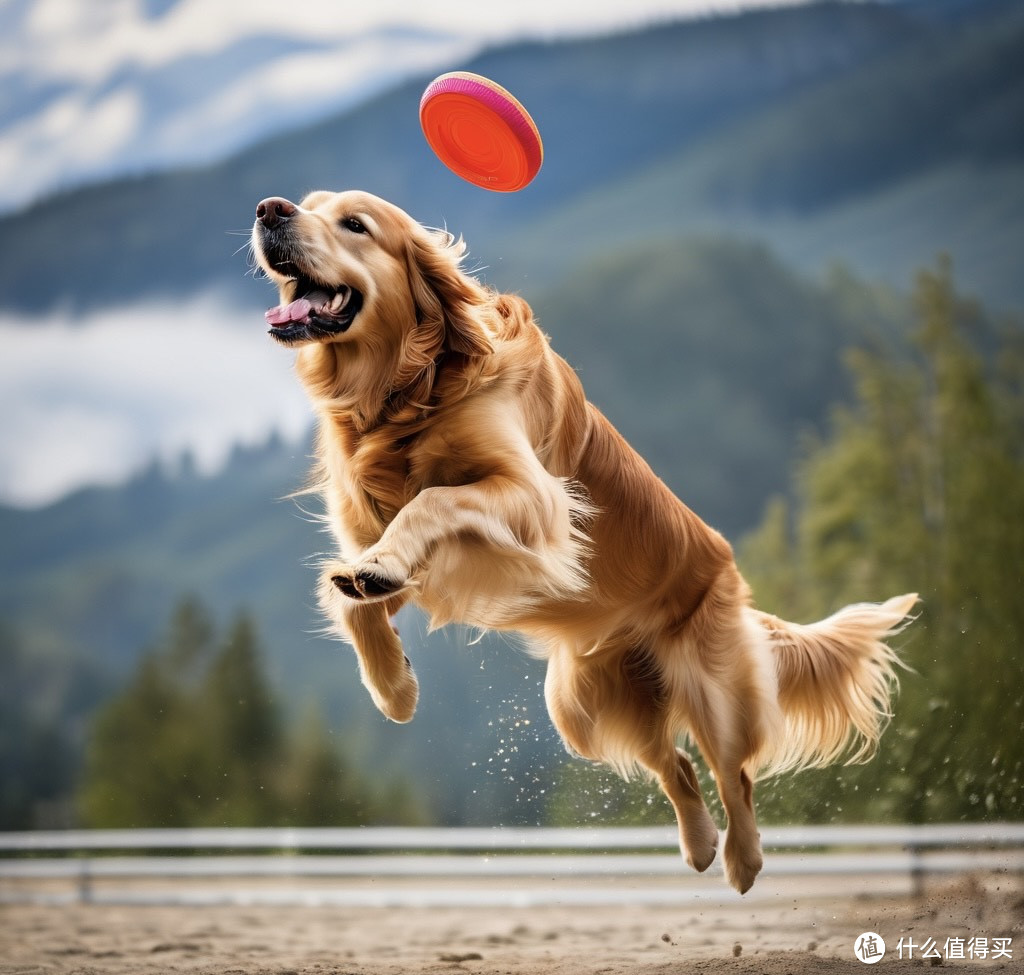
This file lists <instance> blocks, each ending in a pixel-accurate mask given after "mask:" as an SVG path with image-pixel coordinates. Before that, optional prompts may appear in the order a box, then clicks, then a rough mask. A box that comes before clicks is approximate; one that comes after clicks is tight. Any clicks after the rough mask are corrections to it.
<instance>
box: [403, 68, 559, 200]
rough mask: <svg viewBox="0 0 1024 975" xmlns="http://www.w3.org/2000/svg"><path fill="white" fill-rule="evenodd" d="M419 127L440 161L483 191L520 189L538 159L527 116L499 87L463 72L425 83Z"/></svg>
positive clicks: (536, 137)
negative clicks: (480, 187)
mask: <svg viewBox="0 0 1024 975" xmlns="http://www.w3.org/2000/svg"><path fill="white" fill-rule="evenodd" d="M420 125H421V126H422V128H423V134H424V135H425V136H426V139H427V142H428V144H429V145H430V148H431V149H433V150H434V153H435V155H436V156H437V157H438V159H440V160H441V162H443V163H444V164H445V165H446V166H447V167H448V168H449V169H450V170H451V171H452V172H453V173H455V174H456V175H457V176H461V177H462V178H463V179H464V180H467V181H468V182H470V183H474V184H476V185H477V186H482V187H483V188H484V189H487V190H494V191H496V192H499V193H514V192H515V191H516V190H521V189H522V188H523V187H524V186H526V185H527V184H528V183H529V182H530V181H531V180H532V179H533V178H534V176H536V175H537V173H538V172H539V170H540V167H541V163H542V162H543V161H544V144H543V143H542V142H541V138H540V132H538V131H537V126H536V125H534V123H533V119H532V118H530V113H529V112H527V111H526V109H525V108H523V106H522V105H520V104H519V102H518V101H517V100H516V98H515V97H514V96H513V95H512V94H510V93H509V92H508V91H506V90H505V89H504V88H502V87H501V85H499V84H497V83H495V82H493V81H491V80H490V79H489V78H484V77H483V76H481V75H478V74H472V73H471V72H469V71H450V72H448V73H447V74H443V75H441V76H440V77H438V78H435V79H434V80H433V81H432V82H431V83H430V84H429V85H427V88H426V90H425V91H424V92H423V97H422V98H421V99H420Z"/></svg>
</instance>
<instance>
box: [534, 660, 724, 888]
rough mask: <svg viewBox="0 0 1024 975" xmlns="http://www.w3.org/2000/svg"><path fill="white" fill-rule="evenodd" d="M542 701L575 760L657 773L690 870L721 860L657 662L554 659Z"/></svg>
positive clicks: (549, 666)
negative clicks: (670, 716)
mask: <svg viewBox="0 0 1024 975" xmlns="http://www.w3.org/2000/svg"><path fill="white" fill-rule="evenodd" d="M544 694H545V698H546V700H547V705H548V712H549V713H550V715H551V719H552V721H553V722H554V724H555V727H556V728H557V729H558V731H559V733H560V734H561V736H562V739H563V741H564V742H565V743H566V745H567V746H568V747H569V748H570V749H571V750H572V751H574V752H575V753H576V754H578V755H581V756H582V757H583V758H588V759H591V760H593V761H599V762H605V763H607V764H609V765H611V766H612V767H614V768H616V769H618V770H620V771H621V772H623V773H628V771H629V769H630V767H634V768H635V766H636V765H640V766H642V767H643V768H644V769H646V770H647V771H648V772H650V773H651V775H652V776H653V777H654V778H655V779H656V780H657V781H658V784H659V785H660V786H661V788H662V791H663V792H664V793H665V795H666V796H667V797H668V799H669V802H671V803H672V808H673V810H674V811H675V814H676V819H677V821H678V823H679V840H680V848H681V850H682V852H683V855H684V856H685V857H686V862H687V863H688V864H689V865H690V866H691V867H693V869H694V870H697V871H703V870H706V869H707V868H708V867H709V866H710V865H711V862H712V861H713V860H714V858H715V850H716V848H717V845H718V829H717V828H716V826H715V823H714V820H712V818H711V814H710V813H709V812H708V809H707V806H706V805H705V804H704V797H703V796H702V795H701V791H700V784H699V783H698V781H697V774H696V772H695V771H694V769H693V765H692V764H691V763H690V759H689V757H688V756H687V755H686V753H685V752H683V751H681V750H680V749H677V748H676V747H675V744H674V734H673V732H672V729H671V728H670V726H669V724H668V723H667V722H666V720H665V707H664V704H665V701H664V695H663V693H662V688H661V680H660V676H659V673H658V669H657V667H656V665H655V664H654V663H653V660H652V659H651V657H650V656H649V655H648V654H647V653H646V652H644V651H643V650H642V649H639V648H635V647H634V648H623V649H620V648H616V647H608V648H605V649H603V650H601V651H599V652H597V653H596V654H594V655H593V656H577V655H575V654H573V653H572V652H571V651H569V652H566V651H556V652H555V653H554V654H553V655H552V656H551V658H550V659H549V661H548V673H547V679H546V680H545V683H544Z"/></svg>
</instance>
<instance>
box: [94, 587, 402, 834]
mask: <svg viewBox="0 0 1024 975" xmlns="http://www.w3.org/2000/svg"><path fill="white" fill-rule="evenodd" d="M399 794H400V792H399V793H396V795H399ZM80 808H81V814H82V818H83V820H84V821H85V822H86V823H87V824H88V825H91V826H107V827H133V826H134V827H140V826H257V825H304V826H316V825H345V824H355V823H363V822H372V821H375V820H376V819H381V820H384V821H389V822H394V821H395V818H396V816H397V817H399V818H400V819H401V820H404V821H410V820H412V821H415V820H416V819H417V818H418V816H417V815H416V812H415V809H414V808H413V807H412V805H411V804H409V803H406V804H404V805H402V806H401V807H397V806H393V805H391V804H386V803H385V801H383V800H381V799H378V798H377V797H376V796H374V795H373V794H372V793H371V792H370V790H368V789H367V787H366V786H365V784H364V783H363V781H362V780H361V779H360V777H359V776H358V775H356V773H355V771H354V770H353V769H352V768H351V767H350V766H349V764H348V763H347V762H346V761H345V759H344V757H343V756H342V754H341V753H340V751H339V749H337V748H336V747H335V744H334V743H333V742H332V741H331V738H330V735H329V733H328V732H327V729H326V728H325V726H324V724H323V721H322V720H321V719H320V718H319V716H316V715H314V716H313V717H312V718H311V719H310V720H308V721H306V722H305V723H304V724H303V725H302V728H301V731H300V733H299V734H298V736H297V737H290V736H289V735H288V734H287V731H286V728H285V723H284V720H283V717H282V715H281V713H280V711H279V709H278V706H277V704H276V703H275V701H274V699H273V696H272V694H271V692H270V688H269V686H268V684H267V682H266V678H265V676H264V674H263V670H262V667H261V654H260V650H259V640H258V638H257V635H256V631H255V627H254V626H253V624H252V621H251V620H250V619H249V618H248V617H247V616H245V615H244V614H242V615H239V616H238V617H237V619H236V620H235V622H234V624H233V625H232V626H231V627H230V629H229V630H228V631H227V633H226V635H225V636H224V637H223V638H222V639H218V637H217V634H216V632H215V628H214V626H213V624H212V623H211V621H210V619H209V617H208V615H207V613H206V611H205V610H204V609H203V608H202V607H201V606H200V605H199V604H198V603H197V602H196V601H194V600H185V601H183V602H182V603H181V604H180V605H179V607H178V609H177V610H176V612H175V613H174V616H173V618H172V620H171V625H170V627H169V630H168V633H167V635H166V637H165V639H164V640H163V642H162V643H161V644H160V645H158V646H157V647H156V648H154V649H153V650H152V651H151V652H150V653H148V654H147V655H145V656H144V658H143V659H142V661H141V663H140V665H139V668H138V670H137V671H136V674H135V675H134V677H133V679H132V680H131V681H130V682H129V684H128V686H126V687H125V689H124V690H123V692H122V693H121V694H119V695H118V696H116V697H115V698H114V699H112V700H111V701H110V702H109V703H108V704H107V705H106V707H104V708H103V709H101V711H100V712H99V714H98V716H97V718H96V720H95V723H94V726H93V734H92V738H91V741H90V744H89V748H88V752H87V758H86V768H85V774H84V782H83V786H82V789H81V793H80Z"/></svg>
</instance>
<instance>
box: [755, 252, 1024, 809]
mask: <svg viewBox="0 0 1024 975" xmlns="http://www.w3.org/2000/svg"><path fill="white" fill-rule="evenodd" d="M913 304H914V312H915V325H914V327H913V329H912V330H911V331H910V334H909V341H905V342H904V343H903V344H902V345H901V346H899V347H896V348H891V347H886V346H883V345H881V344H876V347H874V348H870V349H866V348H862V349H858V350H856V351H854V352H852V353H851V354H850V356H849V364H850V368H851V371H852V373H853V376H854V381H855V390H856V396H855V401H854V403H853V405H852V406H850V407H847V408H843V409H839V410H837V411H836V413H835V415H834V418H833V424H832V429H831V432H830V436H829V437H828V438H827V439H825V440H823V441H822V442H820V443H817V444H814V445H812V446H811V447H810V448H809V449H808V451H807V455H806V459H805V461H804V462H803V464H802V465H801V466H800V469H799V472H798V477H797V485H796V487H797V489H796V500H795V504H794V507H793V511H792V514H791V515H790V513H789V512H788V510H787V506H786V504H785V503H784V502H781V501H775V502H773V503H772V505H771V506H769V508H768V510H767V512H766V515H765V518H764V521H763V522H762V524H761V526H760V527H759V529H758V530H757V531H755V532H754V533H752V535H751V536H750V537H748V538H747V539H746V540H745V542H744V544H743V545H742V546H741V549H740V554H741V562H742V563H743V566H744V569H745V571H746V572H747V575H748V577H749V578H750V579H751V581H752V583H753V585H754V590H755V596H756V598H757V600H758V602H759V603H760V604H762V605H764V606H765V607H766V608H769V609H770V610H771V611H773V612H778V613H780V614H783V615H791V616H793V617H795V618H798V619H799V618H812V617H817V616H820V615H822V614H824V613H827V612H831V611H833V610H834V609H836V608H837V607H838V606H840V605H842V604H843V603H846V602H851V601H859V600H864V599H877V598H883V597H886V596H889V595H894V594H896V593H898V592H904V591H908V590H911V591H913V590H916V591H918V592H920V593H921V595H922V599H923V603H922V609H921V616H920V619H919V620H918V621H917V622H916V623H915V624H914V626H913V627H912V628H911V630H910V631H908V633H907V636H906V637H905V638H904V639H903V640H902V641H901V642H902V644H903V647H904V657H905V659H906V661H907V663H908V664H909V665H910V666H911V667H912V668H913V671H914V672H913V673H908V674H907V675H905V677H904V679H903V681H902V694H901V696H900V699H899V700H898V701H897V704H896V717H895V720H894V721H893V724H892V727H891V728H890V730H889V732H888V733H887V736H886V738H885V739H883V743H882V750H881V754H880V756H879V757H878V758H877V759H876V760H875V761H874V762H872V763H871V764H870V765H868V766H864V767H861V768H856V769H848V770H844V771H842V772H841V773H838V774H837V772H836V771H835V770H824V771H821V772H817V773H805V774H804V776H802V777H801V778H800V779H799V780H797V784H795V785H789V784H788V783H787V785H786V786H785V788H784V789H783V790H781V791H780V792H779V793H778V794H777V798H776V800H775V804H774V812H775V813H776V814H778V815H780V816H786V817H787V818H792V817H793V816H800V817H811V818H822V817H827V816H836V815H844V816H847V817H850V816H853V817H856V816H864V815H871V816H872V817H877V816H879V815H889V816H892V817H897V818H902V819H908V820H910V821H921V820H926V819H938V818H966V819H978V818H983V817H986V816H994V817H999V816H1002V817H1014V818H1015V817H1019V816H1020V815H1021V813H1022V807H1021V800H1022V782H1024V655H1022V654H1021V653H1020V646H1021V642H1022V639H1024V601H1022V600H1021V599H1020V594H1019V587H1020V581H1021V580H1020V573H1021V566H1024V519H1022V514H1024V456H1022V449H1024V439H1022V436H1021V434H1022V429H1021V423H1020V420H1021V415H1022V414H1021V410H1020V403H1021V400H1020V395H1019V394H1020V388H1021V380H1022V377H1024V370H1022V368H1021V365H1022V362H1024V359H1022V357H1021V356H1020V354H1019V353H1020V346H1019V341H1012V340H1007V337H1006V336H1005V335H1004V336H999V335H998V333H997V332H996V331H995V330H994V329H993V328H992V327H991V326H990V324H989V323H988V320H987V318H986V316H985V315H984V313H983V311H982V309H981V308H980V307H978V306H977V305H976V304H973V303H971V302H968V301H965V300H963V299H962V298H960V297H959V296H958V295H957V294H956V291H955V289H954V286H953V280H952V272H951V268H950V265H949V263H948V262H947V261H943V262H941V263H940V265H939V267H938V268H937V269H936V270H934V271H926V272H922V273H921V274H920V275H919V277H918V281H917V287H916V290H915V295H914V303H913ZM824 797H828V798H824ZM838 807H842V811H841V813H838V812H837V808H838Z"/></svg>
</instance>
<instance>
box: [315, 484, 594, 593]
mask: <svg viewBox="0 0 1024 975" xmlns="http://www.w3.org/2000/svg"><path fill="white" fill-rule="evenodd" d="M574 505H575V506H576V507H580V506H581V503H580V502H579V501H578V500H577V501H574V500H573V499H572V498H571V497H570V495H569V493H568V492H567V491H566V489H565V486H564V484H563V483H562V482H561V481H560V480H559V479H557V478H554V477H551V476H550V475H548V474H546V472H545V473H543V474H542V475H541V476H538V477H534V478H526V479H516V478H511V477H488V478H484V479H483V480H480V481H477V482H475V483H472V484H463V485H458V486H455V487H431V488H426V489H425V490H423V491H421V492H420V493H419V494H418V495H417V496H416V497H415V498H413V500H412V501H410V502H409V503H408V504H407V505H406V506H405V507H404V508H402V510H401V511H399V512H398V514H397V515H396V516H395V518H394V520H393V521H392V522H391V524H390V525H389V526H388V527H387V529H386V530H385V532H384V534H383V535H382V536H381V539H380V541H379V542H378V543H377V544H376V545H374V546H372V547H371V548H369V549H367V550H366V551H365V552H364V553H363V555H362V558H361V559H360V560H359V561H358V562H356V563H354V564H352V565H348V566H335V567H334V575H333V576H332V579H331V581H332V582H333V584H334V585H335V586H336V587H337V588H338V589H339V590H340V591H341V592H342V593H344V594H345V595H346V596H348V597H349V599H351V600H356V601H359V602H361V603H373V602H377V601H380V600H386V599H388V598H391V597H394V596H395V595H396V594H400V593H402V591H403V590H405V589H406V587H407V586H409V585H410V583H411V582H414V581H415V576H416V574H417V573H418V572H420V571H421V570H424V569H426V568H427V567H428V564H429V562H430V559H431V556H432V555H433V554H434V553H435V552H436V551H437V550H438V548H439V547H440V546H442V545H449V544H454V545H457V546H458V545H461V544H463V543H464V542H465V541H466V540H467V539H474V540H475V541H477V542H482V543H484V544H486V545H487V546H488V548H489V549H490V550H491V551H492V553H493V554H494V556H495V557H498V558H501V557H503V556H506V557H508V556H512V557H515V558H517V559H519V560H520V561H523V562H524V563H526V562H528V563H529V564H530V566H531V568H532V569H533V571H534V575H533V577H532V579H531V581H532V582H533V583H535V584H538V585H540V584H543V583H545V582H546V583H548V584H549V585H550V587H551V588H559V587H564V588H567V589H568V588H571V587H572V585H573V584H574V581H575V580H574V579H573V578H572V573H571V572H567V571H565V565H566V559H565V558H564V557H565V556H567V555H569V556H570V559H569V560H570V561H571V555H573V554H575V551H576V536H575V534H574V530H573V527H572V522H573V513H574V512H573V508H574ZM558 556H561V557H562V558H559V557H558ZM546 573H547V574H550V575H551V576H552V578H551V579H543V578H541V576H542V575H544V574H546Z"/></svg>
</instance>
